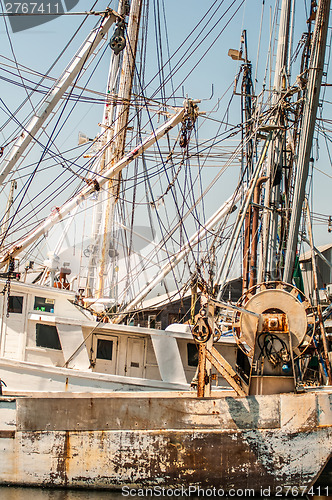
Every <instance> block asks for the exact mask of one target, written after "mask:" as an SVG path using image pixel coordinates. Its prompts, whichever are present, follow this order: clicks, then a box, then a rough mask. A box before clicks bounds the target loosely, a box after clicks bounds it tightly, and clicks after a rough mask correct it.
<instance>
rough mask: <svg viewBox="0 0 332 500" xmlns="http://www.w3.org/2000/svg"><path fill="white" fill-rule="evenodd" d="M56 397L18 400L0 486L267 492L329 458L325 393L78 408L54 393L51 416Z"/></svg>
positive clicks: (302, 478)
mask: <svg viewBox="0 0 332 500" xmlns="http://www.w3.org/2000/svg"><path fill="white" fill-rule="evenodd" d="M55 399H56V398H49V399H47V398H31V400H30V401H29V400H28V399H27V398H25V399H22V400H18V401H17V408H18V410H17V429H16V432H15V437H14V439H13V438H11V439H6V440H3V441H5V442H6V443H7V444H6V446H5V447H4V448H3V449H2V450H0V459H1V460H0V464H1V463H5V462H6V460H7V457H8V460H7V462H8V463H9V462H10V460H12V462H13V458H12V457H13V453H14V454H15V460H14V465H15V467H14V466H13V467H12V470H11V468H10V467H7V469H5V468H4V467H3V468H2V467H1V465H0V482H2V483H11V484H22V483H24V484H29V485H48V486H65V487H87V486H88V487H93V488H105V489H114V488H121V487H122V486H129V487H135V486H136V487H151V486H156V485H159V486H165V487H181V486H184V487H188V486H189V485H197V486H200V487H205V488H212V487H216V488H223V489H224V490H230V489H231V488H240V489H246V488H248V489H253V490H255V491H256V492H259V491H260V488H267V487H271V491H275V490H276V488H277V487H283V488H287V487H288V486H298V487H300V486H302V487H303V486H305V485H307V486H310V485H311V484H312V483H313V482H314V480H315V479H316V477H317V476H318V474H319V473H320V472H321V470H322V469H323V468H324V466H325V464H326V462H327V460H328V458H329V456H330V454H331V442H332V394H328V393H326V394H314V393H310V394H304V395H289V394H287V395H278V396H275V395H274V396H257V397H254V396H249V397H247V398H231V397H229V398H227V397H225V398H217V399H216V398H214V399H213V398H207V399H204V400H197V399H195V398H188V399H186V400H179V399H177V398H173V399H172V398H168V399H167V401H165V399H164V398H162V397H159V399H158V398H151V397H146V398H145V399H144V398H137V399H136V398H135V399H132V398H131V399H130V400H129V399H126V397H119V398H107V397H105V398H98V399H97V398H96V399H94V398H85V399H84V398H83V399H82V398H81V399H80V401H81V403H80V404H77V401H78V400H77V399H75V398H73V399H68V398H57V400H56V403H57V406H58V408H59V411H58V413H56V412H55V411H54V408H55ZM32 408H34V412H35V415H36V414H37V415H38V414H39V415H43V418H42V422H43V426H44V429H34V427H38V426H40V420H38V419H35V418H34V417H33V414H32V413H31V412H32ZM38 408H40V409H43V412H44V413H41V412H39V411H38ZM158 408H159V412H158ZM152 410H153V411H152ZM165 410H167V413H166V414H165V413H164V412H165ZM299 410H300V411H299ZM0 411H1V407H0ZM65 415H66V418H63V417H64V416H65ZM112 415H113V416H114V420H112V419H110V416H112ZM116 415H118V416H121V418H119V417H118V419H117V417H116ZM208 419H210V426H209V425H208ZM157 424H158V425H159V426H160V427H159V428H156V425H157ZM172 425H174V426H176V428H172V427H171V426H172ZM109 426H111V427H112V429H108V428H107V427H109ZM79 427H82V430H80V429H79ZM149 427H150V428H149ZM105 428H106V430H105ZM9 457H11V458H10V459H9Z"/></svg>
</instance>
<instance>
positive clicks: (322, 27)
mask: <svg viewBox="0 0 332 500" xmlns="http://www.w3.org/2000/svg"><path fill="white" fill-rule="evenodd" d="M330 3H331V0H320V1H319V4H318V9H317V12H316V23H315V29H314V33H313V40H312V52H311V58H310V63H309V68H308V83H307V91H306V95H305V104H304V112H303V119H302V131H301V138H300V144H299V154H298V161H297V170H296V177H295V186H294V195H293V202H292V206H293V210H292V214H291V219H290V224H289V233H288V244H287V249H286V256H285V268H284V276H283V281H285V282H286V283H290V282H291V280H292V275H293V267H294V261H295V255H296V250H297V242H298V233H299V228H300V219H301V213H302V206H303V201H304V197H305V187H306V182H307V178H308V172H309V161H310V154H311V147H312V139H313V134H314V129H315V121H316V115H317V108H318V102H319V94H320V86H321V81H322V75H323V68H324V57H325V49H326V38H327V30H328V21H329V13H330Z"/></svg>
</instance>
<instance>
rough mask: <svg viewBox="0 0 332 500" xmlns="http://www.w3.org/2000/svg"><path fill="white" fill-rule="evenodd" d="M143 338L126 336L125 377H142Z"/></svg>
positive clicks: (143, 359)
mask: <svg viewBox="0 0 332 500" xmlns="http://www.w3.org/2000/svg"><path fill="white" fill-rule="evenodd" d="M144 361H145V339H142V338H139V337H128V339H127V356H126V375H127V377H139V378H142V377H144V367H145V366H144V365H145V363H144Z"/></svg>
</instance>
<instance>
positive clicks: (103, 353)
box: [97, 339, 113, 361]
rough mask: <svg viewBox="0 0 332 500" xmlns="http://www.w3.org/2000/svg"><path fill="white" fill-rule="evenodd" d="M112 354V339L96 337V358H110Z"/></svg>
mask: <svg viewBox="0 0 332 500" xmlns="http://www.w3.org/2000/svg"><path fill="white" fill-rule="evenodd" d="M112 356H113V340H104V339H98V343H97V358H98V359H107V360H109V361H111V360H112Z"/></svg>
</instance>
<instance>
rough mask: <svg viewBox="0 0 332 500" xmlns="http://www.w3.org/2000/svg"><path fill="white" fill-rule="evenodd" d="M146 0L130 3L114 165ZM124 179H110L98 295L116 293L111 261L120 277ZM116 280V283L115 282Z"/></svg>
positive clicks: (111, 152) (111, 156)
mask: <svg viewBox="0 0 332 500" xmlns="http://www.w3.org/2000/svg"><path fill="white" fill-rule="evenodd" d="M142 3H143V0H132V3H131V7H130V15H129V23H128V29H127V43H126V48H125V49H124V55H123V61H122V69H121V76H120V82H119V91H118V96H117V102H118V103H119V104H117V110H116V121H115V126H114V140H113V141H112V143H111V146H110V147H109V148H108V151H107V155H106V164H107V165H110V166H112V165H114V164H115V163H117V162H118V161H119V159H120V158H121V157H122V156H123V154H124V149H125V140H126V133H127V125H128V117H129V109H130V98H131V90H132V84H133V78H134V73H135V56H136V49H137V41H138V32H139V21H140V16H141V10H142ZM120 182H121V173H119V175H118V176H117V177H113V178H112V179H111V180H110V181H109V183H108V200H107V205H106V209H105V212H104V214H105V216H104V220H103V223H102V227H103V237H102V244H101V246H100V249H99V252H100V253H99V265H98V270H97V274H98V276H97V286H96V290H95V295H96V298H102V297H104V296H106V297H110V298H114V299H115V300H116V297H112V296H113V295H116V294H114V287H115V283H114V279H112V280H111V283H109V285H108V286H107V290H106V280H107V278H108V275H109V269H108V268H109V263H110V262H111V266H112V269H111V271H110V275H111V276H112V277H116V273H115V269H116V260H117V252H116V249H115V238H114V229H115V228H114V219H115V217H114V216H115V206H116V203H117V201H118V197H119V190H120ZM112 281H113V283H112Z"/></svg>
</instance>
